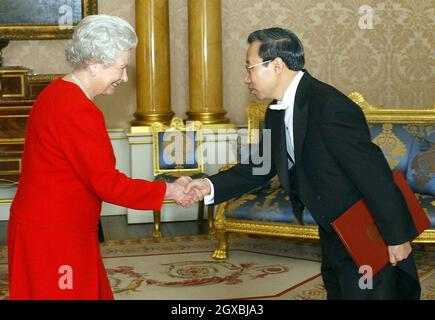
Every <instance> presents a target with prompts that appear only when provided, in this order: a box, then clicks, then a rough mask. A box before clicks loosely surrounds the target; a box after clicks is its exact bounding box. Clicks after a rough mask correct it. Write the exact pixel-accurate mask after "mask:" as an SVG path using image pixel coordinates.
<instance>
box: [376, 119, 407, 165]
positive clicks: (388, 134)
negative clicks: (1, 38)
mask: <svg viewBox="0 0 435 320" xmlns="http://www.w3.org/2000/svg"><path fill="white" fill-rule="evenodd" d="M370 135H371V137H372V141H373V142H374V143H376V144H377V145H378V146H379V147H380V148H381V150H382V152H383V153H384V156H385V158H386V160H387V162H388V164H389V166H390V168H391V170H394V169H399V170H400V171H402V172H406V169H407V167H408V161H409V152H410V150H411V147H412V144H413V142H414V140H415V136H414V135H412V134H411V133H410V132H409V130H408V128H407V127H406V126H404V125H403V124H397V123H377V124H371V125H370Z"/></svg>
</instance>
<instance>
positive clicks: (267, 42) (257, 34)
mask: <svg viewBox="0 0 435 320" xmlns="http://www.w3.org/2000/svg"><path fill="white" fill-rule="evenodd" d="M257 40H258V41H260V42H261V45H260V49H259V50H258V55H259V56H260V57H261V58H262V59H263V61H267V60H273V59H275V58H278V57H280V58H281V59H282V60H283V61H284V63H285V64H286V66H287V67H288V68H289V69H290V70H294V71H299V70H301V69H303V67H304V64H305V57H304V47H303V46H302V42H301V41H300V40H299V38H298V37H297V36H296V35H295V34H294V33H293V32H291V31H290V30H286V29H282V28H269V29H263V30H257V31H254V32H252V33H251V34H250V35H249V37H248V43H249V44H251V43H253V42H254V41H257Z"/></svg>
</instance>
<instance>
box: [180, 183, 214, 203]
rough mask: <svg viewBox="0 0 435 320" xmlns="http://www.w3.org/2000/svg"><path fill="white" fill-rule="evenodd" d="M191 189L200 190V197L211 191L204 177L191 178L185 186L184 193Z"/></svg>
mask: <svg viewBox="0 0 435 320" xmlns="http://www.w3.org/2000/svg"><path fill="white" fill-rule="evenodd" d="M192 189H196V190H198V191H200V192H201V194H202V199H204V197H205V196H208V195H209V194H210V193H211V187H210V183H209V182H208V181H207V180H206V179H195V180H192V181H191V182H189V183H188V184H187V185H186V186H185V188H184V193H189V192H190V191H191V190H192ZM202 199H201V200H202Z"/></svg>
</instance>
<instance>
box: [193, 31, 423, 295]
mask: <svg viewBox="0 0 435 320" xmlns="http://www.w3.org/2000/svg"><path fill="white" fill-rule="evenodd" d="M248 43H249V48H248V51H247V56H246V69H247V73H246V77H245V83H246V84H247V86H248V88H249V90H250V93H251V94H253V95H255V96H256V97H257V98H258V99H260V100H262V99H273V101H272V103H271V104H270V106H269V108H268V110H267V112H266V116H265V128H266V129H269V130H271V142H270V141H269V142H267V141H263V142H262V143H271V148H270V149H269V150H271V154H270V157H269V158H270V159H271V166H270V167H271V169H270V171H269V172H268V173H267V174H263V175H255V174H254V173H253V170H254V169H255V168H257V167H258V165H255V164H254V163H253V162H252V161H251V162H250V163H248V164H238V165H236V166H234V167H233V168H231V169H229V170H227V171H224V172H220V173H218V174H216V175H214V176H211V177H209V178H208V179H199V180H193V181H192V182H191V183H190V184H189V185H188V186H187V187H186V192H188V191H190V189H192V188H196V189H197V192H198V191H200V192H201V193H202V195H203V196H205V198H204V200H205V202H206V203H207V204H210V203H214V204H217V203H220V202H224V201H227V200H229V199H231V198H233V197H236V196H239V195H241V194H243V193H245V192H248V191H250V190H252V189H253V188H255V187H258V186H260V185H262V184H264V183H266V182H267V181H269V180H270V179H271V178H272V177H273V176H275V175H276V174H278V177H279V180H280V183H281V186H282V187H283V188H284V190H285V191H286V192H287V193H288V194H289V196H290V199H291V200H292V205H293V214H295V216H296V218H297V219H298V220H299V222H301V223H302V221H303V220H302V211H303V208H304V206H305V207H307V209H308V210H309V211H310V213H311V214H312V215H313V217H314V219H315V220H316V221H317V223H318V224H319V234H320V243H321V248H322V267H321V268H322V277H323V282H324V285H325V288H326V290H327V293H328V299H418V298H419V297H420V283H419V280H418V276H417V271H416V267H415V262H414V258H413V255H412V253H411V252H412V248H411V245H410V241H411V240H412V239H413V238H415V237H416V236H417V231H416V229H415V226H414V224H413V221H412V218H411V215H410V213H409V211H408V208H407V205H406V202H405V200H404V198H403V196H402V194H401V192H400V191H399V189H398V188H397V187H396V185H395V183H394V182H393V179H392V174H391V170H390V168H389V166H388V164H387V162H386V160H385V158H384V156H383V154H382V151H381V150H380V149H379V148H378V147H377V146H376V145H375V144H373V143H372V141H371V138H370V132H369V128H368V125H367V122H366V119H365V117H364V114H363V112H362V111H361V109H360V108H359V107H358V105H356V104H355V103H353V102H352V101H351V100H350V99H349V98H347V97H346V96H345V95H344V94H342V93H341V92H339V91H338V90H337V89H335V88H334V87H332V86H330V85H328V84H326V83H323V82H321V81H319V80H317V79H315V78H313V77H312V76H311V75H310V74H309V73H308V72H307V71H306V70H305V69H303V67H304V63H305V58H304V49H303V46H302V43H301V42H300V40H299V39H298V37H297V36H296V35H295V34H294V33H292V32H291V31H289V30H285V29H281V28H270V29H264V30H258V31H255V32H253V33H252V34H251V35H249V37H248ZM260 150H263V149H262V146H260ZM263 157H264V155H263ZM361 198H364V199H365V201H366V203H367V205H368V206H369V207H370V209H371V211H372V212H373V214H374V218H375V220H376V224H377V225H378V227H379V229H380V233H381V235H382V237H383V238H384V240H385V241H386V243H387V244H388V252H389V257H390V264H389V265H387V266H386V267H385V268H383V269H382V270H381V271H380V272H379V273H378V274H376V276H375V277H374V278H373V288H372V289H364V288H360V286H359V283H360V278H361V277H362V274H360V273H359V270H358V267H357V265H356V264H355V263H354V261H353V260H352V258H351V256H350V255H349V254H348V252H347V251H346V248H345V247H344V246H343V244H342V242H341V241H340V239H339V237H338V236H337V234H336V233H335V232H334V230H333V229H332V228H331V225H330V224H331V222H332V221H334V220H335V219H337V218H338V217H339V216H340V215H341V214H342V213H343V212H345V211H346V210H347V209H348V208H350V207H351V206H352V205H353V204H354V203H355V202H356V201H358V200H359V199H361Z"/></svg>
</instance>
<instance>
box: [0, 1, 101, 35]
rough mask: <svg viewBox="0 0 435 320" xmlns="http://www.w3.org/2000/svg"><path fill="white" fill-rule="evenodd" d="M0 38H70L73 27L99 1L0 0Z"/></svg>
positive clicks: (95, 11) (93, 9) (89, 12)
mask: <svg viewBox="0 0 435 320" xmlns="http://www.w3.org/2000/svg"><path fill="white" fill-rule="evenodd" d="M0 3H1V6H0V39H8V40H41V39H68V38H71V36H72V33H73V27H74V26H75V25H77V23H78V22H79V21H80V20H81V19H82V18H83V17H85V16H87V15H91V14H97V11H98V8H97V3H98V0H0Z"/></svg>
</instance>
